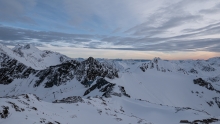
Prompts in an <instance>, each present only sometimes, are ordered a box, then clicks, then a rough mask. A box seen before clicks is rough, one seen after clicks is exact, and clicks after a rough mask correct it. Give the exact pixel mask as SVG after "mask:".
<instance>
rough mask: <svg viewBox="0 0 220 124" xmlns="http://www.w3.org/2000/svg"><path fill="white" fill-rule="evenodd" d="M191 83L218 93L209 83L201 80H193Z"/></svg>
mask: <svg viewBox="0 0 220 124" xmlns="http://www.w3.org/2000/svg"><path fill="white" fill-rule="evenodd" d="M193 82H194V84H197V85H199V86H202V87H205V88H206V89H208V90H211V91H216V92H217V93H220V91H219V90H217V89H215V88H214V87H213V86H212V84H211V83H209V82H206V81H204V80H203V79H202V78H198V79H194V80H193Z"/></svg>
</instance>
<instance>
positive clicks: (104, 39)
mask: <svg viewBox="0 0 220 124" xmlns="http://www.w3.org/2000/svg"><path fill="white" fill-rule="evenodd" d="M0 8H1V11H0V43H3V44H6V45H12V46H13V45H16V44H26V43H33V44H35V45H37V46H48V44H49V45H52V46H57V47H61V46H62V47H64V46H65V47H73V48H90V49H109V50H110V49H115V50H135V51H157V52H158V51H160V52H186V51H187V52H192V51H193V52H196V51H207V52H218V53H219V52H220V16H219V15H220V1H219V0H154V1H146V0H136V1H135V0H120V1H119V0H111V1H109V0H86V1H84V0H80V1H79V0H47V1H46V0H0Z"/></svg>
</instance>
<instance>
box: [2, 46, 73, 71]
mask: <svg viewBox="0 0 220 124" xmlns="http://www.w3.org/2000/svg"><path fill="white" fill-rule="evenodd" d="M0 53H5V54H6V55H8V56H9V57H11V58H12V59H16V60H18V61H19V62H21V63H23V64H25V65H26V66H29V67H31V68H33V69H37V70H41V69H45V68H47V67H49V66H52V65H58V64H61V63H63V62H65V61H68V60H71V59H70V58H69V57H67V56H65V55H62V54H60V53H56V52H52V51H48V50H44V51H41V50H39V49H38V48H36V47H35V46H33V45H31V44H27V45H24V46H22V45H17V46H15V47H14V48H12V49H10V48H8V47H6V46H4V45H2V44H0ZM1 59H3V58H1Z"/></svg>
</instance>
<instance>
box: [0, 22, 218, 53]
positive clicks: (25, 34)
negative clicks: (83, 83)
mask: <svg viewBox="0 0 220 124" xmlns="http://www.w3.org/2000/svg"><path fill="white" fill-rule="evenodd" d="M197 35H198V34H197ZM192 36H194V35H183V36H178V37H168V38H149V37H142V38H141V37H130V36H129V37H121V36H101V35H85V34H67V33H59V32H44V31H31V30H25V29H16V28H10V27H3V26H0V40H1V43H3V44H6V45H16V44H18V43H19V44H26V43H34V44H35V45H38V46H45V45H46V44H50V45H53V46H68V47H75V48H90V49H116V50H135V51H164V52H166V51H197V50H198V51H211V52H220V42H219V41H220V38H203V39H201V38H200V39H198V38H197V39H192V38H191V37H192Z"/></svg>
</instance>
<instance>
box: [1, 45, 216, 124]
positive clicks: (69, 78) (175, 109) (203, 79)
mask: <svg viewBox="0 0 220 124" xmlns="http://www.w3.org/2000/svg"><path fill="white" fill-rule="evenodd" d="M30 48H31V49H30ZM0 50H1V51H0V52H1V53H4V54H6V55H8V56H9V57H11V58H12V59H16V60H18V61H19V62H20V63H23V64H24V65H26V66H30V67H32V68H33V69H32V70H31V71H33V73H28V74H29V75H28V74H27V73H25V74H23V73H22V72H21V73H20V74H21V76H17V75H13V76H12V77H13V78H10V76H9V80H10V81H11V82H10V81H9V82H10V83H7V84H2V83H1V81H2V80H3V79H4V80H6V79H5V78H4V76H8V75H10V74H14V73H12V72H10V73H8V74H7V75H4V73H1V72H4V69H6V70H7V68H6V67H7V66H1V67H4V68H0V74H2V76H3V77H1V78H0V97H1V98H0V113H3V111H4V110H5V111H6V109H7V107H8V109H7V111H8V115H7V117H5V118H0V123H2V124H12V123H28V124H29V123H35V124H38V123H45V124H59V123H61V124H71V123H77V124H87V123H97V124H103V123H106V124H112V123H119V124H129V123H130V124H178V123H180V121H181V120H188V121H189V122H193V121H194V122H195V120H197V121H198V123H201V124H202V123H204V122H205V121H207V120H204V119H211V118H214V120H215V122H212V124H219V123H220V121H216V119H220V58H219V57H216V58H211V59H209V60H180V61H168V60H162V59H160V58H154V59H153V60H151V61H147V60H146V61H137V60H120V59H115V60H108V59H97V60H98V61H96V60H94V59H93V58H91V57H90V58H89V59H87V60H83V59H80V61H78V60H77V59H76V60H75V61H74V63H75V65H74V66H73V67H71V68H73V70H69V68H66V67H67V66H64V65H65V64H64V65H56V62H57V63H58V64H60V63H62V62H61V61H58V60H59V59H60V56H63V55H61V54H58V53H54V52H49V53H47V54H46V52H45V51H43V52H42V51H41V52H40V51H39V50H38V49H37V48H34V47H33V46H31V45H29V46H28V45H27V46H17V47H15V48H14V49H13V50H11V49H9V48H7V47H5V46H3V45H0ZM31 51H32V52H31ZM33 51H34V52H33ZM36 51H37V52H36ZM22 53H23V54H22ZM44 53H45V55H44ZM42 55H43V56H46V57H43V58H44V59H43V60H42V61H40V62H37V63H36V62H35V61H34V60H37V59H39V58H41V57H42ZM52 58H53V59H54V61H55V62H54V63H52V64H51V63H49V64H48V62H49V61H50V59H51V60H52ZM64 58H65V57H64ZM26 59H27V60H26ZM68 59H69V58H65V59H64V61H66V60H68ZM6 60H7V61H6ZM8 60H10V58H7V59H4V58H1V61H0V62H1V64H2V63H3V62H4V64H5V63H7V62H8ZM32 62H34V64H36V68H34V66H33V65H34V64H33V63H32ZM39 63H44V64H42V66H38V64H39ZM80 63H83V64H81V65H80ZM67 64H70V65H71V62H70V63H67ZM77 64H78V65H79V66H77ZM50 65H53V67H49V66H50ZM15 66H16V65H15ZM71 66H72V65H71ZM45 67H49V68H47V69H45ZM20 68H25V67H24V66H21V67H20V66H19V69H20ZM90 68H93V69H90ZM97 68H104V69H105V71H103V73H110V74H113V75H110V76H109V77H105V76H104V78H102V77H100V76H97V75H101V74H99V73H98V72H97V71H96V70H98V69H97ZM34 69H35V70H34ZM39 69H40V70H41V71H40V72H39V71H38V70H39ZM74 69H75V70H74ZM76 70H77V73H75V71H76ZM85 70H87V71H86V73H81V71H83V72H84V71H85ZM12 71H13V70H12ZM25 71H26V68H25ZM44 72H50V73H53V74H51V75H52V76H54V77H51V75H50V74H47V75H45V76H44V75H43V77H42V75H41V78H40V80H41V84H39V85H38V86H36V85H35V84H36V81H37V80H38V79H39V74H41V73H42V74H44ZM113 72H114V73H113ZM38 73H39V74H38ZM61 73H62V74H61ZM116 73H117V74H116ZM45 74H46V73H45ZM79 74H80V75H79ZM48 75H49V77H48ZM94 75H95V76H96V77H95V78H94ZM58 76H59V78H57V77H58ZM53 78H54V79H56V80H54V81H56V82H57V83H59V84H60V85H55V84H54V85H52V86H51V87H47V88H45V86H46V83H47V82H48V80H50V81H51V79H53ZM84 78H85V79H87V78H88V79H91V80H92V81H93V83H92V84H91V86H90V87H88V86H87V85H85V82H84V83H82V81H83V80H81V79H84ZM60 80H62V82H61V81H60ZM27 96H28V97H27ZM36 96H37V97H39V99H40V100H39V99H38V98H37V97H36ZM209 123H211V122H209Z"/></svg>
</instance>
